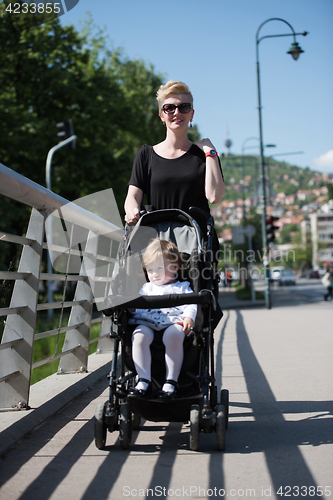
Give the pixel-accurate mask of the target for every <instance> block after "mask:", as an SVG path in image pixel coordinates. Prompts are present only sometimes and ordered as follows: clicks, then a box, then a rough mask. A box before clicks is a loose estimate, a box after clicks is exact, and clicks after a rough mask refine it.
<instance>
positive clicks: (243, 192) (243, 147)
mask: <svg viewBox="0 0 333 500" xmlns="http://www.w3.org/2000/svg"><path fill="white" fill-rule="evenodd" d="M254 140H255V141H259V140H260V139H259V137H248V138H247V139H245V141H243V144H242V178H243V185H242V194H243V219H244V217H245V215H246V206H245V183H244V180H245V164H244V151H245V149H253V148H257V146H245V144H246V143H247V142H248V141H254ZM265 148H276V145H275V144H266V145H265ZM256 179H257V174H255V185H257V180H256Z"/></svg>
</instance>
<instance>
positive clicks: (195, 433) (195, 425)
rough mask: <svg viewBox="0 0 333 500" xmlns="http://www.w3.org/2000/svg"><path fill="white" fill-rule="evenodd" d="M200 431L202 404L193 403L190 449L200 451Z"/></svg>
mask: <svg viewBox="0 0 333 500" xmlns="http://www.w3.org/2000/svg"><path fill="white" fill-rule="evenodd" d="M199 433H200V406H199V405H192V406H191V412H190V449H191V450H193V451H198V449H199Z"/></svg>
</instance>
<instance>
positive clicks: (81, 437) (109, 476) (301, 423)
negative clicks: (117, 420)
mask: <svg viewBox="0 0 333 500" xmlns="http://www.w3.org/2000/svg"><path fill="white" fill-rule="evenodd" d="M322 292H323V287H322V286H321V284H320V282H317V281H316V282H314V280H300V282H299V283H298V284H297V285H296V286H295V287H279V288H277V289H275V290H273V291H272V298H273V308H272V309H271V310H267V309H265V308H255V307H254V308H244V309H235V310H228V311H226V312H225V315H224V318H223V319H222V320H221V322H220V324H219V326H218V327H217V329H216V332H215V349H216V378H217V382H218V386H221V380H223V387H224V388H227V389H229V391H230V420H229V428H228V430H227V446H226V451H225V452H224V453H222V452H219V451H217V449H216V436H215V434H208V435H207V434H202V435H201V436H200V451H199V452H193V451H191V450H190V449H189V426H188V425H187V424H174V423H172V424H169V423H167V422H166V423H154V422H144V423H143V426H142V429H141V430H140V431H133V439H132V445H131V448H130V450H128V451H125V450H122V449H121V447H120V444H119V440H118V435H117V433H112V434H110V433H109V434H108V437H107V447H106V449H105V450H103V451H100V450H97V449H96V447H95V445H94V438H93V415H94V411H95V406H96V404H97V403H99V402H104V401H105V400H106V399H107V387H106V384H107V382H106V381H105V380H103V381H101V382H99V383H98V384H96V385H95V386H94V387H93V388H92V389H91V390H89V391H87V392H86V393H85V394H84V395H83V396H82V397H80V398H78V399H76V400H75V401H73V402H72V404H70V405H69V406H67V407H66V408H64V409H63V410H62V411H61V412H59V413H58V414H57V415H55V416H54V417H53V418H51V419H50V420H48V421H47V422H46V424H44V425H42V426H41V427H40V428H39V429H37V430H36V431H34V432H33V433H32V434H31V435H30V436H29V438H27V439H24V440H22V441H21V442H20V443H18V444H17V445H16V446H15V447H14V448H13V449H12V450H10V451H9V452H8V453H7V454H6V455H5V456H4V457H2V459H1V463H0V498H1V500H18V499H20V500H30V499H31V500H32V499H33V500H39V499H40V500H47V499H52V500H56V499H57V500H58V499H59V498H60V499H63V500H67V499H68V500H76V499H80V500H90V499H96V498H97V499H98V500H106V499H115V500H121V499H126V498H131V499H132V498H140V497H141V498H142V497H145V498H168V499H169V498H174V497H178V498H221V497H223V496H224V497H229V498H237V499H239V498H244V497H245V498H249V497H251V498H255V499H266V498H273V499H281V498H295V497H298V498H309V499H310V498H311V499H313V498H321V499H323V498H326V499H330V498H331V497H332V496H333V484H332V483H333V481H332V479H333V472H332V471H333V443H332V438H333V432H332V431H333V425H332V423H333V403H332V399H333V398H332V395H333V388H332V381H333V370H332V347H333V327H332V325H333V322H332V316H333V314H332V313H333V303H331V302H324V301H323V300H322ZM222 303H223V298H222Z"/></svg>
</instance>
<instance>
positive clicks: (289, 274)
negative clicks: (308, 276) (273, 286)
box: [279, 269, 296, 286]
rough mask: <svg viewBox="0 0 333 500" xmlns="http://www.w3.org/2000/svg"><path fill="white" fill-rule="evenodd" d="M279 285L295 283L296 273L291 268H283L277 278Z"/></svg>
mask: <svg viewBox="0 0 333 500" xmlns="http://www.w3.org/2000/svg"><path fill="white" fill-rule="evenodd" d="M279 285H280V286H282V285H296V273H295V271H293V270H292V269H283V270H282V271H281V277H280V280H279Z"/></svg>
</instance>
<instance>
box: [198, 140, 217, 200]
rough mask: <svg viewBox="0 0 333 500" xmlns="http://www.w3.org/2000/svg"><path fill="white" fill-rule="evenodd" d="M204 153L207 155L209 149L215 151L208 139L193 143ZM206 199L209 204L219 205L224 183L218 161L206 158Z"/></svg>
mask: <svg viewBox="0 0 333 500" xmlns="http://www.w3.org/2000/svg"><path fill="white" fill-rule="evenodd" d="M194 144H196V145H197V146H198V147H199V148H200V149H202V151H203V152H204V153H208V152H209V151H210V150H211V149H215V148H214V146H213V144H212V143H211V141H210V140H209V139H202V140H201V141H198V142H195V143H194ZM205 192H206V198H207V200H208V201H209V202H210V203H213V204H215V203H219V202H220V201H221V200H222V196H223V195H224V181H223V177H222V172H221V168H220V163H219V159H218V157H217V156H215V157H214V158H213V157H212V156H208V157H207V158H206V179H205Z"/></svg>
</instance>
